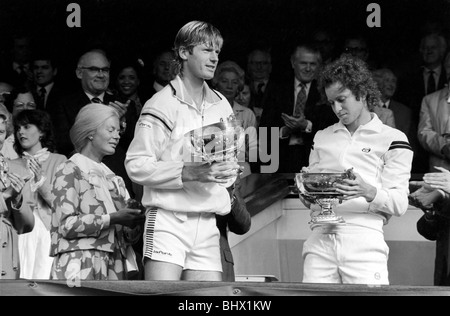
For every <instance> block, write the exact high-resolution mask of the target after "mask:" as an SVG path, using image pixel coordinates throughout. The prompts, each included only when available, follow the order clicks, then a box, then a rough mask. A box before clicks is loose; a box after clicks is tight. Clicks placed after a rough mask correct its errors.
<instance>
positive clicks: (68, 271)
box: [50, 104, 145, 282]
mask: <svg viewBox="0 0 450 316" xmlns="http://www.w3.org/2000/svg"><path fill="white" fill-rule="evenodd" d="M119 131H120V123H119V115H118V114H117V112H116V111H115V110H114V109H113V108H112V107H109V106H106V105H102V104H88V105H86V106H84V107H83V108H82V109H81V110H80V112H79V113H78V115H77V117H76V119H75V123H74V125H73V126H72V128H71V130H70V138H71V141H72V143H73V144H74V146H75V150H76V152H77V153H76V154H74V155H73V156H72V157H70V158H69V159H68V160H67V161H66V162H65V163H64V164H62V165H61V166H60V168H59V169H58V171H57V172H56V176H55V181H54V182H53V189H52V193H53V194H54V195H55V199H54V205H53V206H54V212H53V215H52V227H51V237H52V246H51V252H50V254H51V255H52V256H54V257H55V258H54V262H53V267H52V275H51V276H52V279H65V280H68V281H69V280H70V281H71V282H77V281H79V280H123V279H127V278H128V275H129V273H133V272H136V270H137V263H136V257H135V254H134V252H133V249H132V247H131V245H132V244H133V243H134V242H135V241H137V239H138V237H139V233H140V228H141V224H143V222H144V220H145V216H144V215H143V214H141V211H140V210H138V209H131V208H129V207H127V201H128V199H129V194H128V192H127V190H126V188H125V184H124V182H123V179H122V178H121V177H119V176H116V175H115V174H114V173H113V172H112V171H111V170H110V169H109V168H108V167H106V165H105V164H103V163H102V159H103V157H104V156H106V155H112V154H114V152H115V148H116V146H117V144H118V143H119V138H120V135H119Z"/></svg>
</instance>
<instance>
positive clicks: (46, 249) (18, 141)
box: [13, 110, 66, 280]
mask: <svg viewBox="0 0 450 316" xmlns="http://www.w3.org/2000/svg"><path fill="white" fill-rule="evenodd" d="M14 149H15V150H16V152H17V154H18V156H19V158H17V159H16V160H14V161H13V162H15V163H17V164H18V165H22V166H23V168H25V169H27V170H28V172H29V174H31V175H32V176H31V180H30V181H28V182H27V183H26V185H25V188H24V189H23V192H22V193H23V203H24V205H26V206H27V207H29V208H30V209H31V210H32V211H33V216H34V222H35V225H34V229H33V231H32V232H30V233H29V234H25V235H21V236H19V256H20V262H21V272H20V277H21V278H24V279H47V280H48V279H50V270H51V267H52V262H53V258H51V257H50V256H49V253H50V226H51V224H50V222H51V214H52V212H53V210H52V203H53V197H52V195H51V192H50V191H51V184H52V182H53V179H54V177H55V171H56V168H57V167H58V166H59V164H61V163H63V162H64V161H66V157H65V156H63V155H60V154H56V153H54V151H55V142H54V137H53V127H52V122H51V119H50V115H49V114H48V113H47V112H45V111H41V110H23V111H21V112H20V113H18V114H17V115H16V116H15V117H14Z"/></svg>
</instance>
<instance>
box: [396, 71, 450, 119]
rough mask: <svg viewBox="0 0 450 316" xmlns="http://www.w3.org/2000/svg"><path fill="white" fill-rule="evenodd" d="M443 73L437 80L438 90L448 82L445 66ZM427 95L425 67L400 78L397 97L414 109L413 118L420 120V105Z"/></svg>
mask: <svg viewBox="0 0 450 316" xmlns="http://www.w3.org/2000/svg"><path fill="white" fill-rule="evenodd" d="M441 69H442V70H441V75H440V77H439V81H438V82H437V87H436V91H437V90H440V89H442V88H444V86H445V84H446V83H447V73H446V71H445V67H444V66H442V68H441ZM424 96H425V83H424V80H423V68H422V67H420V68H419V69H415V70H414V71H413V72H411V73H409V74H406V75H405V76H404V78H400V80H399V84H398V89H397V97H396V99H397V100H398V101H400V102H401V103H403V104H405V105H406V106H408V107H410V108H411V109H412V111H413V119H414V121H415V122H419V114H420V106H421V104H422V99H423V97H424Z"/></svg>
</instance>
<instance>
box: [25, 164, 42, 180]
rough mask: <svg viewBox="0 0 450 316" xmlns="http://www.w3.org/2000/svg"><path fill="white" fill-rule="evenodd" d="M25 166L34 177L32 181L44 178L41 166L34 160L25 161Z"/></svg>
mask: <svg viewBox="0 0 450 316" xmlns="http://www.w3.org/2000/svg"><path fill="white" fill-rule="evenodd" d="M27 166H28V168H29V169H30V171H31V172H32V173H33V175H34V181H36V182H39V181H41V179H42V177H43V176H44V174H43V171H42V166H41V164H40V163H39V162H38V161H37V160H36V159H33V158H30V159H28V160H27Z"/></svg>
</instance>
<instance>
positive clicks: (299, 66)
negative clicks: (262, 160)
mask: <svg viewBox="0 0 450 316" xmlns="http://www.w3.org/2000/svg"><path fill="white" fill-rule="evenodd" d="M321 62H322V58H321V55H320V52H319V50H318V49H317V48H315V47H314V46H312V45H309V44H299V45H297V46H296V47H295V49H294V51H293V52H292V54H291V66H292V69H293V70H294V78H292V80H290V81H289V82H286V83H285V84H283V85H280V87H279V89H278V90H277V91H276V92H275V93H274V94H273V97H271V98H270V100H269V101H268V103H267V105H266V107H265V109H264V112H263V115H262V117H261V125H260V127H264V128H267V129H268V130H269V133H268V135H269V137H268V139H267V141H265V143H266V144H268V147H270V146H269V144H270V142H271V141H270V140H271V138H272V137H274V136H273V135H272V134H271V133H270V129H271V128H272V127H277V128H279V146H278V147H279V160H280V166H279V168H278V172H280V173H291V172H300V170H301V168H302V167H303V166H308V164H309V153H310V149H311V146H312V142H313V138H314V135H315V133H316V132H317V131H318V130H320V129H323V128H325V127H327V126H329V125H331V124H333V123H335V122H337V117H336V115H334V113H333V111H332V109H331V107H330V106H329V105H328V103H327V102H326V101H325V100H324V94H323V93H320V90H319V88H318V86H317V81H316V77H317V74H318V71H319V69H320V66H321ZM261 141H264V140H260V142H261ZM276 149H277V148H271V149H270V150H271V151H272V150H276Z"/></svg>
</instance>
